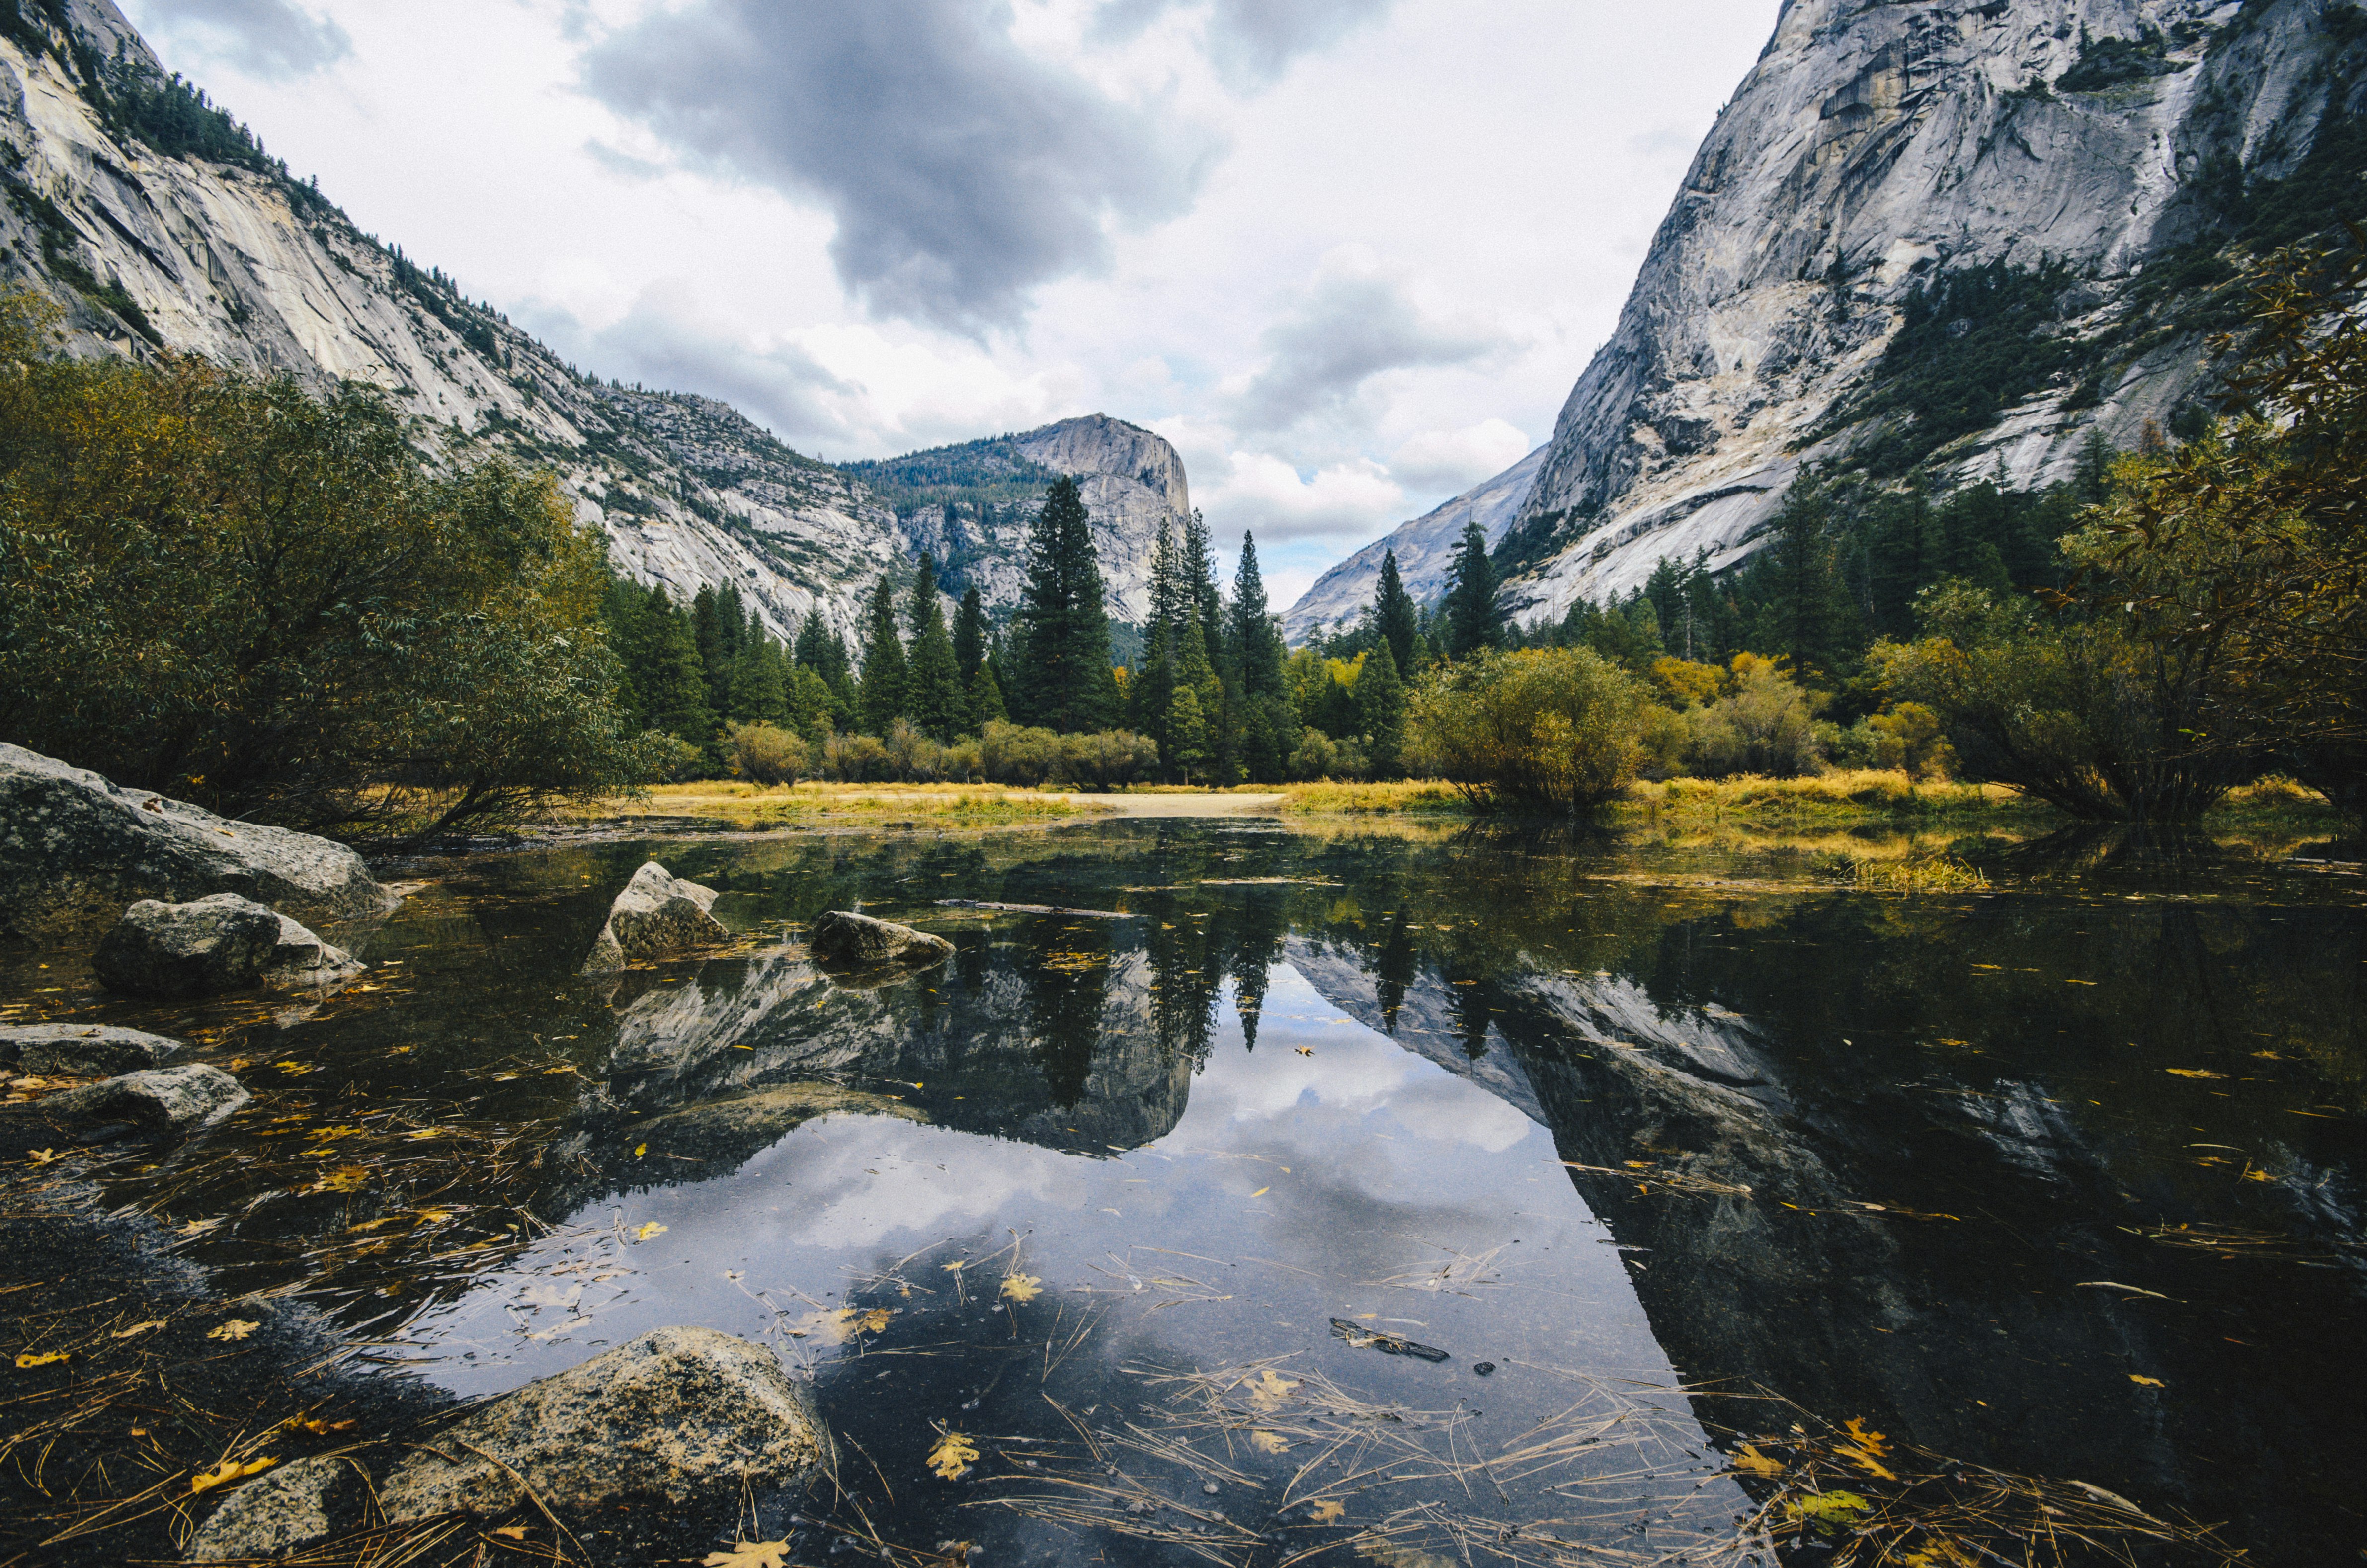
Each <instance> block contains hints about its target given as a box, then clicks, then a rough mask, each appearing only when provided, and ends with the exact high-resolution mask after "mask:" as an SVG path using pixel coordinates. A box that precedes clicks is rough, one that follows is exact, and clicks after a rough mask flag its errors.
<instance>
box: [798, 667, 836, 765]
mask: <svg viewBox="0 0 2367 1568" xmlns="http://www.w3.org/2000/svg"><path fill="white" fill-rule="evenodd" d="M787 708H788V716H787V720H786V721H785V722H786V724H787V727H788V728H790V729H792V730H795V731H796V732H797V733H798V734H800V735H802V736H804V737H805V743H806V744H808V745H810V746H811V747H813V748H814V749H815V753H816V755H820V752H821V744H822V743H823V742H824V741H826V740H828V739H829V738H830V733H831V730H832V728H833V727H834V726H835V723H836V721H837V719H838V717H839V706H838V699H837V697H836V696H835V695H833V694H832V691H831V689H830V683H829V682H828V681H826V680H824V679H822V678H821V675H820V673H819V672H817V671H814V670H811V669H809V668H807V667H806V666H805V665H798V666H797V667H796V668H795V669H793V670H792V671H790V673H789V683H788V700H787Z"/></svg>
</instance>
